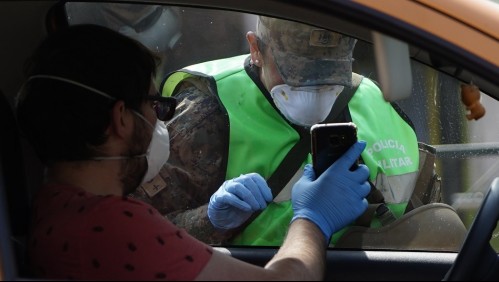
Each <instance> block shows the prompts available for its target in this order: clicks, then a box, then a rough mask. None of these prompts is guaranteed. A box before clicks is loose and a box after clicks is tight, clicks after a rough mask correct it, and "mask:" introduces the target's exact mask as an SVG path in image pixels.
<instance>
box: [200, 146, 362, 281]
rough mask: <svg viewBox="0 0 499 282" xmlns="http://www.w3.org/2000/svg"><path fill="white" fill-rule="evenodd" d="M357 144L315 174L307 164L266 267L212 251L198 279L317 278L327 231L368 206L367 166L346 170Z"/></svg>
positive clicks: (320, 274)
mask: <svg viewBox="0 0 499 282" xmlns="http://www.w3.org/2000/svg"><path fill="white" fill-rule="evenodd" d="M365 145H366V144H365V143H359V142H357V143H356V144H354V145H353V146H352V147H351V148H350V149H349V150H348V151H347V152H346V153H345V154H344V155H343V156H342V157H341V158H340V159H338V160H337V161H336V162H335V163H334V164H332V165H331V166H330V167H329V168H328V169H327V170H326V171H325V172H324V173H322V174H321V175H320V176H319V177H318V178H316V176H315V172H314V170H313V168H312V166H311V165H306V166H305V168H304V173H303V176H302V177H301V178H300V180H299V181H298V182H297V183H296V184H295V185H294V186H293V190H292V195H291V203H292V205H293V219H292V220H291V225H290V229H289V231H288V235H287V237H286V240H285V241H284V244H283V246H282V247H281V248H280V250H279V251H278V252H277V254H276V255H275V256H274V258H272V260H271V261H270V262H269V263H267V265H266V266H265V267H264V268H259V267H257V266H254V265H249V264H247V263H245V262H241V261H236V260H235V259H233V258H232V257H226V256H223V255H222V254H220V253H218V252H215V253H214V255H213V256H212V257H211V258H210V260H209V262H208V264H207V265H206V266H205V267H204V268H203V270H201V272H200V273H199V275H198V276H197V277H196V279H197V280H221V279H223V280H295V279H296V280H320V279H322V278H323V276H324V270H325V263H326V253H325V252H326V245H327V242H328V241H329V239H330V238H331V235H332V234H333V233H334V232H336V231H338V230H340V229H341V228H343V227H345V226H346V225H348V224H349V223H351V222H352V221H353V220H355V219H356V218H357V217H358V216H359V215H361V214H362V213H363V212H364V211H365V210H366V208H367V200H366V199H365V197H366V196H367V194H368V193H369V190H370V185H369V183H368V182H367V179H368V177H369V169H368V168H367V166H365V165H363V164H360V165H359V166H358V167H357V168H356V169H355V170H353V171H351V170H350V168H351V167H352V165H353V164H354V163H355V162H356V160H357V159H358V157H359V156H360V153H361V152H362V151H363V150H364V148H365Z"/></svg>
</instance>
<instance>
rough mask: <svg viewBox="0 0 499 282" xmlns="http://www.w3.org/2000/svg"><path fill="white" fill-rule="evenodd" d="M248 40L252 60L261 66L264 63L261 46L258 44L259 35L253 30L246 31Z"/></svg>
mask: <svg viewBox="0 0 499 282" xmlns="http://www.w3.org/2000/svg"><path fill="white" fill-rule="evenodd" d="M246 40H247V41H248V45H249V49H250V53H251V62H252V64H254V65H256V66H257V67H261V66H262V63H263V56H262V52H261V51H260V47H259V46H258V37H257V36H256V34H255V33H254V32H252V31H249V32H248V33H246Z"/></svg>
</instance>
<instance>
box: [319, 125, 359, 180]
mask: <svg viewBox="0 0 499 282" xmlns="http://www.w3.org/2000/svg"><path fill="white" fill-rule="evenodd" d="M310 136H311V138H312V142H311V146H312V148H311V152H312V165H313V167H314V170H315V175H316V176H317V177H319V175H321V174H322V173H323V172H324V171H325V170H326V169H327V168H328V167H329V166H331V165H332V164H333V163H334V162H335V161H336V160H337V159H339V158H340V157H341V156H342V155H343V154H344V153H345V152H346V151H347V150H348V149H349V148H350V147H351V146H352V145H353V144H355V142H357V126H356V125H355V123H353V122H345V123H324V124H314V125H313V126H312V127H311V128H310ZM355 166H356V164H354V165H353V166H352V168H354V167H355Z"/></svg>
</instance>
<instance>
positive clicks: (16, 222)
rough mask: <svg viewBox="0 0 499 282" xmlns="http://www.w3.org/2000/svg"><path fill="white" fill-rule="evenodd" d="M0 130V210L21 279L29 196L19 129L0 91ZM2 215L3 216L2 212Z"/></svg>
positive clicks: (28, 214) (25, 265)
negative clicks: (6, 224)
mask: <svg viewBox="0 0 499 282" xmlns="http://www.w3.org/2000/svg"><path fill="white" fill-rule="evenodd" d="M0 129H1V130H2V134H1V137H0V174H1V176H2V177H1V178H0V180H1V179H2V178H3V186H2V188H3V189H2V190H3V191H0V193H3V196H5V200H4V203H0V204H3V205H2V206H1V207H0V208H3V209H4V210H6V212H7V214H8V215H7V216H6V219H5V220H6V221H7V222H8V223H9V228H10V241H11V246H12V249H13V251H14V254H15V260H16V265H17V267H15V268H16V271H18V273H17V274H18V275H20V276H23V277H25V276H26V275H28V271H27V270H28V268H27V263H26V262H27V259H26V238H27V235H28V228H29V221H30V216H31V195H30V190H29V188H28V183H29V181H28V179H27V177H26V175H27V170H26V166H25V159H26V155H25V154H24V153H23V143H22V139H21V137H20V134H19V128H18V126H17V121H16V118H15V115H14V111H13V108H12V106H11V104H10V103H9V101H8V99H7V97H6V96H5V95H4V94H3V92H2V91H0ZM35 178H37V175H36V173H35V174H34V175H33V179H35ZM38 178H40V177H39V176H38ZM33 179H32V180H33ZM40 179H41V178H40ZM2 213H4V214H5V211H3V212H2ZM2 228H3V227H2ZM4 263H5V262H4ZM18 277H19V276H18ZM5 278H8V277H5Z"/></svg>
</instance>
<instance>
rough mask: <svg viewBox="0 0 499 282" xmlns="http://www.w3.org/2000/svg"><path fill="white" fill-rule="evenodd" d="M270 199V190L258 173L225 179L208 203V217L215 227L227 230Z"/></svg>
mask: <svg viewBox="0 0 499 282" xmlns="http://www.w3.org/2000/svg"><path fill="white" fill-rule="evenodd" d="M270 201H272V192H271V191H270V188H269V186H268V185H267V182H266V181H265V179H263V177H262V176H260V175H259V174H258V173H249V174H246V175H241V176H239V177H237V178H234V179H231V180H226V181H225V182H224V183H223V184H222V186H221V187H220V188H219V189H218V190H217V192H215V194H213V195H212V196H211V198H210V203H209V204H208V218H209V219H210V221H211V223H212V224H213V226H215V228H217V229H221V230H228V229H232V228H236V227H239V226H240V225H241V224H243V223H244V222H245V221H246V220H247V219H248V218H249V217H250V216H251V215H252V214H253V213H254V212H255V211H258V210H263V209H265V208H266V207H267V203H268V202H270Z"/></svg>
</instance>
